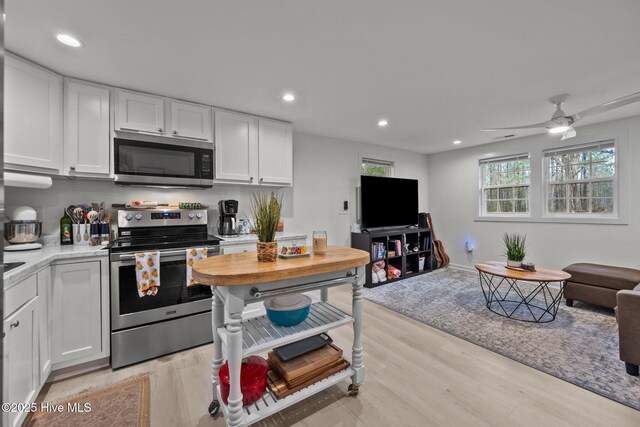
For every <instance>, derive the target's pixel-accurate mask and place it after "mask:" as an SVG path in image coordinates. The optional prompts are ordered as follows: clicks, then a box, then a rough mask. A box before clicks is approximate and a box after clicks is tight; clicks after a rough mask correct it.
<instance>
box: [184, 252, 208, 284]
mask: <svg viewBox="0 0 640 427" xmlns="http://www.w3.org/2000/svg"><path fill="white" fill-rule="evenodd" d="M206 257H207V248H190V249H187V286H193V285H197V284H198V283H197V282H196V281H195V280H193V271H192V270H193V263H194V261H198V260H200V259H204V258H206Z"/></svg>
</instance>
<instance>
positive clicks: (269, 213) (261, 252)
mask: <svg viewBox="0 0 640 427" xmlns="http://www.w3.org/2000/svg"><path fill="white" fill-rule="evenodd" d="M281 209H282V196H279V195H277V194H276V193H274V192H271V194H270V195H267V194H254V195H253V198H252V200H251V213H252V214H253V217H254V218H255V229H256V233H257V235H258V243H256V248H257V250H258V261H260V262H274V261H275V260H276V258H277V257H278V243H277V242H276V241H275V237H276V229H277V228H278V223H279V222H280V211H281Z"/></svg>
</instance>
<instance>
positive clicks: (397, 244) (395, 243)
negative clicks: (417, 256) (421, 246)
mask: <svg viewBox="0 0 640 427" xmlns="http://www.w3.org/2000/svg"><path fill="white" fill-rule="evenodd" d="M389 247H390V248H395V253H396V256H401V255H402V241H401V240H399V239H398V240H389Z"/></svg>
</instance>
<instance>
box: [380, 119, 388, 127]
mask: <svg viewBox="0 0 640 427" xmlns="http://www.w3.org/2000/svg"><path fill="white" fill-rule="evenodd" d="M388 124H389V122H388V121H386V120H384V119H382V120H380V121H379V122H378V126H380V127H385V126H386V125H388Z"/></svg>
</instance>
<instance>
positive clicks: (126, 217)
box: [124, 213, 133, 221]
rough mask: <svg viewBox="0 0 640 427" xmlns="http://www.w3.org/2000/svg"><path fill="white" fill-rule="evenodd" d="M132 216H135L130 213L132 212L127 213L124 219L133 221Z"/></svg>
mask: <svg viewBox="0 0 640 427" xmlns="http://www.w3.org/2000/svg"><path fill="white" fill-rule="evenodd" d="M131 218H133V217H132V216H131V214H130V213H128V214H126V215H125V216H124V219H126V220H127V221H131Z"/></svg>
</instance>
